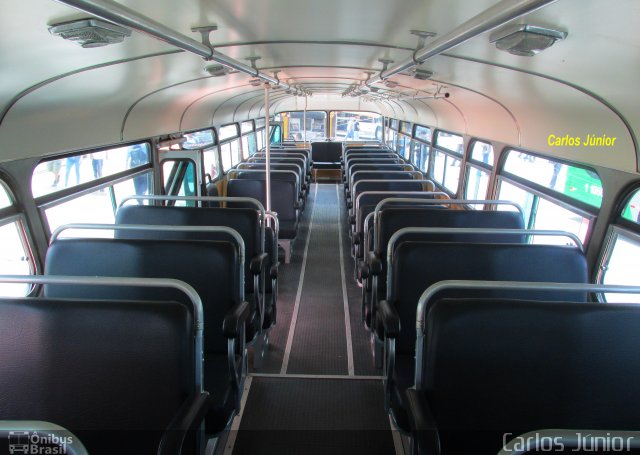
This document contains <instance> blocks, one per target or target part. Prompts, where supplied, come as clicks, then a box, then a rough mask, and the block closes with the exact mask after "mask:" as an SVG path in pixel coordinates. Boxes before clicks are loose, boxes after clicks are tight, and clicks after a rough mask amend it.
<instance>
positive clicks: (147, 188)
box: [112, 172, 153, 207]
mask: <svg viewBox="0 0 640 455" xmlns="http://www.w3.org/2000/svg"><path fill="white" fill-rule="evenodd" d="M152 182H153V176H152V174H151V172H146V173H144V174H141V175H136V176H135V177H133V178H131V179H128V180H125V181H123V182H120V183H117V184H115V185H113V187H112V191H113V196H114V198H115V201H116V207H117V206H118V205H120V203H121V202H122V201H123V200H124V199H125V198H127V197H129V196H132V195H137V196H144V195H146V194H153V185H152ZM148 203H149V202H148V200H140V201H138V204H140V205H147V204H148Z"/></svg>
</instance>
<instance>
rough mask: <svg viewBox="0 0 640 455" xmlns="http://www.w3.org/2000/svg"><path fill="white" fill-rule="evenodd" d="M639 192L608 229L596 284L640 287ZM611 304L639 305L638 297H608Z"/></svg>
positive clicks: (631, 196)
mask: <svg viewBox="0 0 640 455" xmlns="http://www.w3.org/2000/svg"><path fill="white" fill-rule="evenodd" d="M639 203H640V190H636V191H635V192H633V193H631V194H630V195H629V196H628V197H627V200H626V202H625V204H624V205H623V208H622V211H621V212H620V213H619V214H618V217H617V218H616V220H615V222H614V223H615V224H614V225H613V226H611V228H610V229H609V234H608V236H607V241H606V243H605V248H604V250H603V254H602V259H601V263H600V269H599V271H598V276H597V277H596V281H597V282H598V283H604V284H621V285H633V286H638V283H639V282H640V263H639V262H638V258H640V207H639ZM604 298H605V300H606V301H608V302H624V303H640V295H638V294H605V296H604Z"/></svg>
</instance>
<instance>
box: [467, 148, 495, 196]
mask: <svg viewBox="0 0 640 455" xmlns="http://www.w3.org/2000/svg"><path fill="white" fill-rule="evenodd" d="M478 143H482V144H487V145H489V146H490V147H491V149H492V153H493V156H494V159H495V156H496V152H495V147H494V146H493V144H492V143H491V141H486V140H482V139H478V138H473V139H472V140H471V141H470V142H469V146H468V147H467V156H466V161H465V170H464V176H463V177H464V185H463V188H462V190H463V191H462V197H463V198H465V199H468V196H467V192H468V189H469V179H470V176H471V171H472V170H476V171H478V172H483V173H485V174H487V175H488V177H489V181H488V182H487V188H486V191H485V193H484V195H483V196H482V197H480V195H478V197H477V198H474V199H486V198H487V197H488V195H489V194H491V176H492V175H493V162H491V163H485V162H484V161H478V160H476V159H475V158H473V149H474V148H475V146H476V144H478ZM478 208H481V207H478Z"/></svg>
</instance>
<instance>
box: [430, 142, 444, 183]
mask: <svg viewBox="0 0 640 455" xmlns="http://www.w3.org/2000/svg"><path fill="white" fill-rule="evenodd" d="M446 160H447V156H446V155H445V154H444V153H442V152H441V151H439V150H434V151H433V180H435V181H436V182H437V183H439V184H440V185H443V184H444V170H445V163H446Z"/></svg>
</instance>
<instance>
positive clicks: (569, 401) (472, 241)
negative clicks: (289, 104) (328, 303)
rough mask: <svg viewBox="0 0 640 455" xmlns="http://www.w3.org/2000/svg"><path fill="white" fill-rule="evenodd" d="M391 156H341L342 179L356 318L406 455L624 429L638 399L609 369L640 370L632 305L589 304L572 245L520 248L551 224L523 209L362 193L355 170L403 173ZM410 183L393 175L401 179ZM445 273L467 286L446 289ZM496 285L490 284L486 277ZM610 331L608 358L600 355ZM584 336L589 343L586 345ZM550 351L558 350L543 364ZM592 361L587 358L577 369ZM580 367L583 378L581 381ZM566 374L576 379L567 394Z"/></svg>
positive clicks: (393, 192) (639, 313)
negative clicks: (528, 435)
mask: <svg viewBox="0 0 640 455" xmlns="http://www.w3.org/2000/svg"><path fill="white" fill-rule="evenodd" d="M399 163H401V162H400V161H398V158H397V156H395V155H394V154H393V153H391V152H385V151H379V150H376V151H374V150H371V151H369V150H364V149H361V150H360V151H352V152H350V153H348V154H345V158H344V160H343V181H344V184H345V195H346V197H347V203H348V208H349V210H350V218H349V222H350V223H351V233H352V240H353V246H354V249H353V253H354V257H355V259H356V261H358V262H359V270H358V272H359V277H360V278H361V280H362V294H363V297H362V306H363V319H364V321H365V325H366V326H367V327H369V328H370V329H371V330H372V338H373V339H374V341H375V343H374V345H375V346H376V347H377V349H376V352H375V357H376V363H377V364H378V366H380V367H382V366H383V367H384V378H385V381H384V382H385V406H386V408H387V410H388V411H389V412H390V414H391V416H392V417H393V420H394V422H395V423H396V425H397V426H398V427H399V428H400V429H401V430H403V431H405V432H407V433H409V434H411V435H412V436H413V443H414V444H413V445H414V447H413V448H414V453H425V454H426V453H429V454H437V453H452V454H456V453H494V454H495V453H497V452H498V451H499V450H500V448H501V447H502V445H503V444H504V443H505V442H507V441H508V440H509V439H510V438H509V435H511V437H514V436H517V435H519V434H521V433H524V432H527V431H531V430H536V429H541V428H549V427H552V428H587V429H593V428H595V429H620V430H629V429H635V427H637V425H635V423H636V422H637V421H638V411H637V409H638V408H637V399H638V398H637V397H636V396H635V395H637V394H635V395H634V397H633V399H632V400H631V403H625V402H624V399H623V397H624V396H625V395H626V394H628V391H629V386H630V383H629V382H628V381H627V380H626V379H624V380H621V381H620V380H618V378H619V377H620V376H621V375H623V374H624V373H622V370H623V369H624V366H625V365H629V366H630V368H631V371H632V376H633V377H634V378H637V377H638V373H640V369H639V368H638V367H639V366H640V362H638V360H637V359H634V360H633V361H630V359H629V356H630V355H632V354H631V352H634V351H635V350H637V348H638V347H640V345H639V342H640V338H638V337H636V336H635V334H633V333H632V331H631V330H630V329H629V327H630V325H629V324H628V322H627V321H626V320H625V318H627V317H629V318H631V320H633V321H637V318H638V317H640V309H638V308H635V307H631V306H627V305H607V307H606V308H605V306H603V305H601V304H597V303H588V302H589V301H591V300H592V295H591V294H589V292H588V290H589V289H591V288H589V287H588V286H589V285H587V284H586V283H587V282H588V276H589V274H588V267H587V262H586V258H585V255H584V253H583V251H582V249H581V245H580V242H579V240H578V239H577V238H576V237H575V236H573V235H568V237H569V238H570V239H569V243H575V245H574V246H558V245H534V244H530V243H529V241H530V239H531V236H532V235H534V234H535V235H537V236H539V235H546V234H549V235H557V234H558V233H555V232H552V233H545V232H539V231H526V230H523V228H524V224H523V216H522V213H521V211H520V210H515V211H513V209H512V211H498V210H478V211H476V210H465V209H466V208H467V207H471V206H473V205H476V204H480V203H483V202H482V201H464V200H448V201H446V200H433V197H434V196H432V195H429V196H427V195H426V193H424V188H419V189H418V190H417V191H413V192H409V193H406V194H402V193H401V192H399V191H397V189H396V188H393V189H390V190H388V191H379V194H376V192H371V193H369V192H367V191H364V192H361V191H359V184H360V183H359V182H360V179H359V176H360V175H361V174H364V173H365V172H378V173H379V174H377V175H379V176H380V177H382V178H386V179H394V177H396V175H403V173H404V172H406V170H405V169H396V166H398V165H399ZM394 173H397V174H394ZM364 175H366V177H367V178H368V177H369V175H367V174H364ZM411 179H412V177H411V176H409V175H406V174H405V175H403V176H402V177H398V178H395V180H396V181H397V182H398V184H399V185H405V184H406V183H405V182H402V181H401V180H405V181H411ZM393 183H394V184H395V183H396V182H393ZM367 184H368V182H367ZM371 184H372V185H389V186H390V185H391V182H390V181H386V182H384V183H379V181H378V182H372V183H371ZM378 188H379V187H378ZM392 196H396V197H392ZM437 197H441V196H437ZM367 205H373V206H374V208H367ZM504 205H509V203H507V202H504V201H491V202H489V201H486V205H485V207H487V208H496V207H497V206H504ZM451 280H474V281H473V282H472V285H470V284H469V283H468V282H462V283H466V284H458V285H457V287H455V286H454V287H451V285H448V284H447V283H449V282H450V281H451ZM493 280H500V282H499V283H498V284H493V285H492V284H487V283H490V282H492V281H493ZM455 282H456V283H457V282H458V281H455ZM507 282H508V283H507ZM514 282H517V284H514ZM531 282H544V283H543V284H531ZM550 283H563V284H561V285H554V284H550ZM567 283H569V284H567ZM430 286H433V288H431V290H430V291H425V289H427V288H429V287H430ZM571 286H575V287H571ZM478 288H480V289H478ZM549 301H552V302H551V303H550V302H549ZM556 301H559V302H560V303H558V302H556ZM572 318H576V319H575V322H572ZM594 324H598V327H597V328H594V329H591V327H592V326H593V325H594ZM415 327H417V331H416V329H415ZM620 331H622V332H623V336H622V339H621V340H620V342H619V343H617V342H616V343H615V347H616V349H615V350H614V351H609V352H616V355H617V356H618V354H619V357H618V358H617V359H616V361H615V362H612V361H611V359H607V355H606V354H603V353H604V352H607V351H606V345H607V343H610V341H608V340H610V338H611V337H613V336H619V335H620ZM585 333H590V336H591V334H593V336H594V340H591V341H590V342H589V343H585V345H584V346H583V345H582V342H583V341H584V334H585ZM614 334H615V335H614ZM568 340H570V341H569V343H567V341H568ZM558 347H560V349H558ZM592 349H593V350H595V351H596V353H595V355H593V356H592V355H591V354H590V352H591V350H592ZM554 350H558V351H560V352H561V353H562V354H561V355H559V356H558V355H555V354H554V355H553V356H551V359H550V361H549V362H548V359H547V358H548V357H549V353H551V352H554ZM574 352H578V353H579V354H577V355H576V354H573V353H574ZM590 358H593V359H594V360H596V361H597V362H598V364H597V365H593V366H590V365H588V362H589V359H590ZM563 359H570V360H568V361H564V362H563ZM574 359H575V361H574ZM547 362H548V363H547ZM609 364H611V365H612V367H613V368H612V369H611V370H609V369H608V368H607V366H608V365H609ZM549 365H551V366H552V368H548V366H549ZM592 370H593V371H592ZM582 375H588V376H589V377H588V378H587V379H586V380H585V381H584V382H582V381H581V378H582ZM530 378H531V379H530ZM573 382H580V385H579V386H578V387H576V391H575V393H574V384H573ZM612 386H613V387H615V391H612V393H610V394H609V393H607V392H608V390H607V389H608V388H609V387H612ZM601 389H602V390H601ZM622 391H624V392H622ZM590 394H604V396H606V400H611V403H615V406H616V409H618V408H620V409H621V413H620V414H619V415H618V416H616V417H609V416H607V415H606V414H607V408H608V406H609V405H608V404H607V403H603V402H602V401H601V400H597V401H596V402H595V403H590V398H591V397H590V396H589V395H590ZM585 411H587V413H586V414H585ZM553 413H556V415H557V417H556V416H555V415H553V416H551V417H550V414H553Z"/></svg>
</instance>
